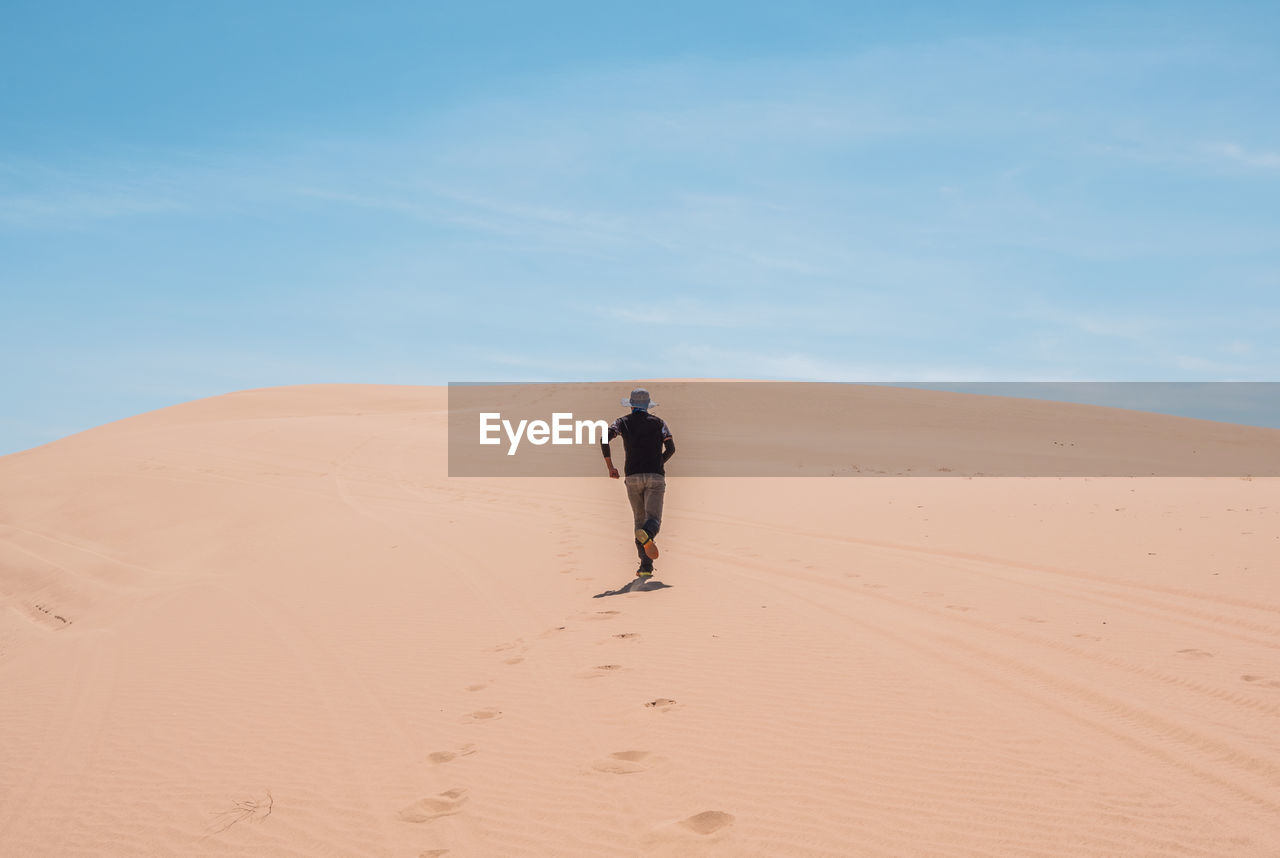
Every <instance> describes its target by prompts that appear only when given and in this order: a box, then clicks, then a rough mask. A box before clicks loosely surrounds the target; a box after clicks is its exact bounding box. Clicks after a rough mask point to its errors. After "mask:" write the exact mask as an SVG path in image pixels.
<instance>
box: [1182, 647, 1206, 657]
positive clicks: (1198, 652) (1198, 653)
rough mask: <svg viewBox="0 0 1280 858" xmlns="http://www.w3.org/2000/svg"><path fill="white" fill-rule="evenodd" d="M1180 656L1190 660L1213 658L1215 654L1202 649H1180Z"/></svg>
mask: <svg viewBox="0 0 1280 858" xmlns="http://www.w3.org/2000/svg"><path fill="white" fill-rule="evenodd" d="M1178 655H1185V656H1187V657H1188V658H1213V653H1211V652H1206V651H1205V650H1202V649H1180V650H1178Z"/></svg>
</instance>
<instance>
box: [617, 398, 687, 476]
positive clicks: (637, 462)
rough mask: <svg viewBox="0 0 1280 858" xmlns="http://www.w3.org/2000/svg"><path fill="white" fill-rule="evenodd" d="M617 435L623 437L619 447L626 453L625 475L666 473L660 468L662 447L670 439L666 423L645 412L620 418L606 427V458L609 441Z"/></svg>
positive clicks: (633, 412)
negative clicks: (607, 428)
mask: <svg viewBox="0 0 1280 858" xmlns="http://www.w3.org/2000/svg"><path fill="white" fill-rule="evenodd" d="M618 436H622V446H623V448H624V449H625V450H626V453H627V466H626V469H625V470H624V473H625V474H626V475H627V476H628V477H629V476H631V475H632V474H665V473H666V471H664V470H663V468H662V453H663V444H664V443H665V442H666V440H667V439H668V438H670V437H671V430H670V429H668V428H667V421H665V420H663V419H662V418H661V417H655V416H654V415H652V414H650V413H649V412H648V411H632V412H631V413H630V414H628V415H626V416H625V417H619V418H618V419H617V420H615V421H613V424H612V425H610V426H609V437H608V438H606V439H605V444H604V447H605V455H608V446H609V441H612V440H613V439H614V438H617V437H618Z"/></svg>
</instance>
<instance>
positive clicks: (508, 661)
mask: <svg viewBox="0 0 1280 858" xmlns="http://www.w3.org/2000/svg"><path fill="white" fill-rule="evenodd" d="M522 661H524V656H522V655H517V656H513V657H512V658H508V659H504V660H503V662H502V663H503V664H519V663H520V662H522Z"/></svg>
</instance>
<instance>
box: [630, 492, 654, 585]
mask: <svg viewBox="0 0 1280 858" xmlns="http://www.w3.org/2000/svg"><path fill="white" fill-rule="evenodd" d="M626 483H627V500H629V501H630V502H631V519H632V521H633V523H634V524H635V528H636V530H639V529H640V528H642V527H644V520H645V484H644V479H643V477H641V476H640V475H639V474H632V475H631V476H629V477H627V478H626ZM636 554H637V555H639V557H640V565H641V566H645V567H649V566H652V565H653V561H652V560H650V559H649V556H648V555H647V554H645V553H644V543H642V542H641V541H640V540H639V539H637V540H636Z"/></svg>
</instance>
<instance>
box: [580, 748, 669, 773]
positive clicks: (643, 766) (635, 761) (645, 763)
mask: <svg viewBox="0 0 1280 858" xmlns="http://www.w3.org/2000/svg"><path fill="white" fill-rule="evenodd" d="M655 761H656V758H654V756H653V754H650V753H649V752H648V751H616V752H614V753H612V754H610V755H609V758H608V759H606V760H598V761H597V762H594V763H592V764H591V768H593V769H595V770H596V771H597V772H607V773H608V774H611V775H632V774H635V773H636V772H643V771H647V770H648V769H649V767H650V766H651V765H653V763H654V762H655Z"/></svg>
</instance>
